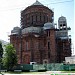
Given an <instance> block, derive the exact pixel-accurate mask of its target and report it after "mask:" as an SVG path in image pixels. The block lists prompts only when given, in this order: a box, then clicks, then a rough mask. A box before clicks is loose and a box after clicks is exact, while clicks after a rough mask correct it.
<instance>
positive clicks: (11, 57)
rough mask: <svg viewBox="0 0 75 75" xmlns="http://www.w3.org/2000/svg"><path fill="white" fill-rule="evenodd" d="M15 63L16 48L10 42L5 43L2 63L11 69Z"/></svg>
mask: <svg viewBox="0 0 75 75" xmlns="http://www.w3.org/2000/svg"><path fill="white" fill-rule="evenodd" d="M16 64H17V55H16V50H15V48H14V47H13V45H12V44H7V45H6V46H5V54H4V57H3V65H4V66H5V67H6V68H7V69H12V68H14V66H15V65H16Z"/></svg>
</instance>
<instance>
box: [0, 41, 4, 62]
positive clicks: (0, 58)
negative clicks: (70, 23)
mask: <svg viewBox="0 0 75 75" xmlns="http://www.w3.org/2000/svg"><path fill="white" fill-rule="evenodd" d="M2 56H3V48H2V42H1V41H0V63H2Z"/></svg>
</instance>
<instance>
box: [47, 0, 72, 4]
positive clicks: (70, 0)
mask: <svg viewBox="0 0 75 75" xmlns="http://www.w3.org/2000/svg"><path fill="white" fill-rule="evenodd" d="M72 1H73V0H69V1H62V2H55V3H49V4H59V3H67V2H72ZM49 4H46V5H49Z"/></svg>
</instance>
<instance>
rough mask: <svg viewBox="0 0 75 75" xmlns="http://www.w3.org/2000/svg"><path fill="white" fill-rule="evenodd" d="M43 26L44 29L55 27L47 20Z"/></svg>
mask: <svg viewBox="0 0 75 75" xmlns="http://www.w3.org/2000/svg"><path fill="white" fill-rule="evenodd" d="M43 28H44V30H46V29H54V28H55V27H54V25H53V23H50V22H48V23H45V24H44V27H43Z"/></svg>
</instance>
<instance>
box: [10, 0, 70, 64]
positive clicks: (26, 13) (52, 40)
mask: <svg viewBox="0 0 75 75" xmlns="http://www.w3.org/2000/svg"><path fill="white" fill-rule="evenodd" d="M53 17H54V12H53V11H52V10H51V9H49V8H48V7H46V6H44V5H43V4H41V3H40V2H39V1H37V0H36V2H35V3H33V4H32V5H31V6H28V7H27V8H26V9H24V10H22V11H21V25H20V26H21V27H14V28H13V30H12V31H11V35H10V43H12V44H13V46H14V47H15V49H16V54H17V57H18V64H30V62H36V63H39V64H42V63H61V62H63V61H64V60H65V57H67V56H71V38H70V37H69V35H68V30H70V27H67V20H66V17H64V16H61V17H59V18H58V25H56V24H55V23H54V18H53Z"/></svg>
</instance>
